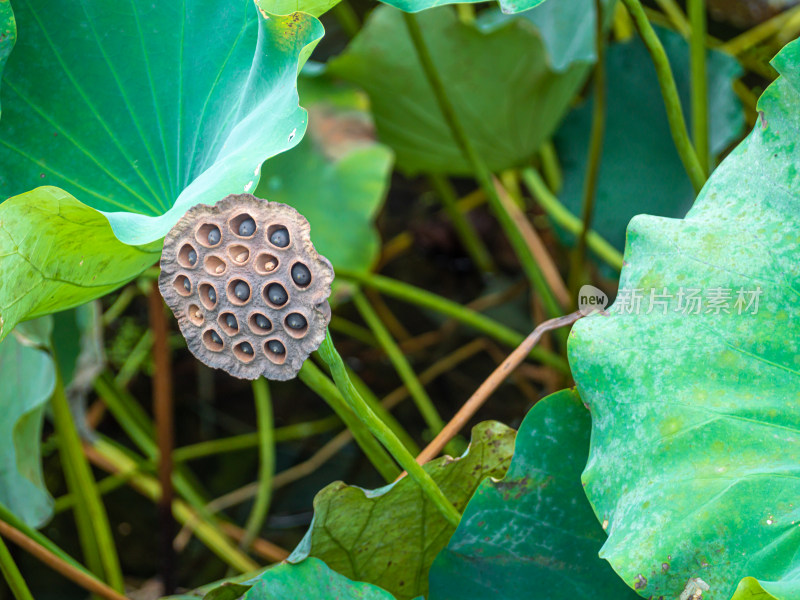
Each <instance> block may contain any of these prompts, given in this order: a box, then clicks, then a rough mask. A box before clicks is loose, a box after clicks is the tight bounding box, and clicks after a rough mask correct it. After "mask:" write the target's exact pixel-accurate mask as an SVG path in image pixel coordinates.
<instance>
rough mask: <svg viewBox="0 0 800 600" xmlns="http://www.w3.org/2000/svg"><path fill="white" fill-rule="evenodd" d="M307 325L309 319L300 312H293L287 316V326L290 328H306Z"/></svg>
mask: <svg viewBox="0 0 800 600" xmlns="http://www.w3.org/2000/svg"><path fill="white" fill-rule="evenodd" d="M306 325H308V321H306V318H305V317H304V316H303V315H301V314H300V313H292V314H290V315H289V316H288V317H286V326H287V327H289V328H290V329H305V327H306Z"/></svg>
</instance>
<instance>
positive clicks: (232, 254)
mask: <svg viewBox="0 0 800 600" xmlns="http://www.w3.org/2000/svg"><path fill="white" fill-rule="evenodd" d="M249 219H252V220H253V222H254V224H255V228H254V230H253V223H251V222H250V221H249ZM283 229H285V230H286V231H285V232H284V231H283ZM216 230H219V233H218V234H217V232H216ZM276 232H278V233H277V234H276ZM310 232H311V227H310V225H309V223H308V221H307V220H306V218H305V217H303V215H301V214H300V213H298V212H297V211H296V210H295V209H294V208H292V207H291V206H288V205H286V204H281V203H279V202H269V201H267V200H262V199H260V198H256V197H255V196H253V195H252V194H232V195H230V196H226V197H225V198H223V199H222V200H220V201H219V202H217V203H216V204H214V205H207V204H199V205H197V206H194V207H192V208H190V209H189V210H188V211H187V212H186V214H184V215H183V216H182V217H181V218H180V220H178V222H177V223H176V224H175V226H174V227H173V228H172V229H171V230H170V231H169V233H168V234H167V236H166V237H165V239H164V248H163V250H162V254H161V274H160V276H159V278H158V285H159V289H160V290H161V295H162V296H163V297H164V300H165V301H166V303H167V305H168V306H169V307H170V309H172V312H173V313H174V314H175V318H176V319H177V320H178V325H179V327H180V330H181V333H182V334H183V336H184V337H185V338H186V343H187V345H188V347H189V350H190V351H191V352H192V354H194V355H195V356H196V357H197V358H198V359H199V360H200V361H201V362H203V363H205V364H207V365H209V366H210V367H214V368H216V369H222V370H224V371H227V372H228V373H230V374H231V375H233V376H234V377H239V378H241V379H257V378H259V377H261V376H262V375H263V376H264V377H266V378H268V379H274V380H280V381H284V380H287V379H292V378H293V377H295V376H296V375H297V372H298V371H299V370H300V367H302V365H303V363H304V362H305V360H306V359H307V358H308V356H309V354H311V352H313V351H314V350H316V349H317V348H319V346H320V344H321V343H322V341H323V340H324V339H325V331H326V329H327V327H328V323H329V322H330V318H331V310H330V305H329V304H328V298H329V297H330V294H331V284H332V283H333V277H334V274H333V267H332V266H331V264H330V262H329V261H328V260H327V259H326V258H325V257H324V256H320V254H319V253H318V252H317V251H316V249H315V248H314V245H313V244H312V243H311V237H310ZM286 233H288V240H287V239H286ZM217 235H218V236H219V240H218V241H216V243H215V241H214V240H215V238H216V236H217ZM271 236H272V238H271ZM189 248H191V249H192V250H193V251H194V252H195V254H196V256H195V262H194V263H193V264H191V263H190V259H191V255H190V254H189ZM245 254H246V255H247V257H246V258H244V256H243V255H245ZM237 257H241V260H239V261H237V260H236V259H237ZM298 263H301V264H302V265H303V266H304V267H305V268H306V269H305V270H304V269H302V268H300V269H298V270H297V271H296V273H295V275H294V276H293V275H292V267H293V266H294V265H296V264H298ZM295 278H297V279H299V280H300V282H301V283H300V284H298V283H297V282H296V280H295ZM187 280H188V282H189V290H188V291H187V290H186V289H185V286H184V281H187ZM240 282H241V283H243V284H244V285H237V284H239V283H240ZM179 283H180V284H179ZM272 283H278V284H280V286H279V287H275V288H274V289H273V297H272V300H275V302H272V301H270V298H269V297H268V292H267V289H268V288H269V287H270V285H269V284H272ZM281 287H282V288H283V292H284V293H285V296H286V298H285V300H284V299H283V297H282V295H281V290H280V288H281ZM281 301H283V303H281ZM295 312H296V313H300V314H301V315H302V316H303V317H304V318H305V320H306V321H307V325H306V327H304V328H302V329H301V330H292V329H290V328H289V327H288V326H287V325H286V317H287V316H288V315H289V314H291V313H295ZM230 315H233V319H231V318H230ZM258 316H263V317H264V318H266V319H267V320H268V321H269V325H270V327H269V328H268V329H267V330H266V331H264V330H261V329H260V328H259V326H258V324H257V322H256V321H255V319H256V318H257V317H258ZM234 319H235V323H234ZM228 320H230V323H228ZM259 321H261V322H262V324H264V322H263V321H262V320H261V319H259ZM290 322H291V320H290ZM272 340H277V341H278V342H280V344H282V346H283V348H284V352H283V354H281V353H276V352H273V351H272V350H271V349H270V347H268V343H269V342H270V341H272ZM272 348H274V349H276V350H278V351H279V350H280V348H279V347H278V345H277V344H272Z"/></svg>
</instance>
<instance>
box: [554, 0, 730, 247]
mask: <svg viewBox="0 0 800 600" xmlns="http://www.w3.org/2000/svg"><path fill="white" fill-rule="evenodd" d="M552 5H555V3H548V4H547V5H546V6H552ZM657 31H658V34H659V37H660V38H661V40H662V42H663V44H664V48H665V50H666V51H667V56H668V57H669V59H670V64H671V65H672V69H673V72H674V74H675V80H676V84H677V87H678V93H679V94H680V97H681V101H682V104H683V107H684V112H685V114H687V115H689V114H690V111H689V93H690V88H691V85H690V81H689V70H688V68H687V67H686V65H688V64H689V47H688V44H687V43H686V41H684V39H683V38H682V37H681V36H679V35H677V34H675V33H672V32H670V31H667V30H663V29H660V28H659V29H658V30H657ZM606 69H607V70H608V90H607V93H608V106H609V110H608V112H607V115H606V119H607V125H606V132H605V136H604V139H603V156H602V159H601V163H600V175H599V179H598V182H597V192H596V199H595V206H596V210H595V214H594V220H593V223H592V227H594V228H595V229H596V230H597V231H598V232H599V233H600V234H602V235H603V237H605V238H606V239H607V240H608V241H609V242H611V243H612V244H614V245H615V246H616V247H617V248H619V249H620V250H621V249H622V248H623V246H624V245H625V228H626V227H627V225H628V221H630V220H631V217H633V216H634V215H637V214H640V213H647V214H654V215H660V216H665V217H683V216H684V215H685V214H686V211H687V210H688V209H689V207H691V205H692V202H693V201H694V198H695V191H694V188H693V187H692V184H691V182H690V181H689V178H688V176H687V175H686V170H685V169H684V168H683V163H681V160H680V157H679V156H678V152H677V151H676V150H675V143H674V142H673V141H672V136H671V134H670V131H669V124H668V122H667V113H666V111H665V109H664V101H663V99H662V97H661V93H660V91H659V86H658V81H657V79H656V74H655V70H654V68H653V63H652V60H651V58H650V55H649V54H648V53H647V49H646V48H645V47H644V44H643V43H642V42H641V40H640V39H639V38H638V37H636V38H633V39H631V41H629V42H625V43H617V44H613V45H612V46H611V47H610V48H609V49H608V53H607V58H606ZM707 69H708V90H709V94H708V105H709V128H710V137H711V151H712V153H713V154H714V155H715V156H716V155H718V154H719V153H720V152H722V151H723V150H725V149H726V148H727V147H728V146H729V145H730V144H731V143H733V142H734V141H735V140H736V139H737V138H738V137H739V135H740V134H741V131H742V127H743V125H744V114H743V111H742V107H741V104H740V102H739V100H738V98H737V96H736V94H735V93H734V91H733V81H734V80H735V79H736V78H738V77H739V76H740V75H741V71H742V69H741V67H740V66H739V63H738V62H737V61H736V60H735V59H734V58H732V57H730V56H728V55H727V54H723V53H721V52H716V51H713V50H710V51H709V52H708V54H707ZM591 104H592V103H591V101H589V102H586V103H584V104H583V105H582V106H580V107H579V108H577V109H576V110H574V111H572V112H571V113H570V114H569V115H568V116H567V118H566V119H564V125H563V126H562V127H561V128H560V129H559V130H558V132H557V133H556V136H555V143H556V147H557V150H558V154H559V158H560V159H561V163H562V167H563V171H564V187H563V189H562V191H561V195H560V196H561V200H562V202H563V203H564V204H565V205H566V206H567V207H568V208H570V209H571V210H572V211H573V212H575V213H576V214H579V213H580V211H581V202H582V199H581V198H582V194H583V180H584V173H585V172H586V158H587V148H588V147H589V134H590V130H591V122H592V106H591Z"/></svg>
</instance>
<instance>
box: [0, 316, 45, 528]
mask: <svg viewBox="0 0 800 600" xmlns="http://www.w3.org/2000/svg"><path fill="white" fill-rule="evenodd" d="M41 325H44V326H45V330H44V331H40V329H39V327H40V326H41ZM49 326H50V327H52V322H50V323H49ZM48 337H49V332H48V331H47V323H37V324H36V325H35V326H34V327H32V328H30V329H29V330H25V331H20V332H19V335H12V336H10V337H8V338H6V339H5V340H3V342H2V343H0V381H2V382H3V392H2V397H1V398H0V406H1V407H2V409H1V410H0V504H3V506H5V507H6V508H7V509H8V510H10V511H11V512H12V513H14V514H15V515H17V516H18V517H19V518H20V519H22V520H23V521H24V522H25V523H26V524H28V525H30V526H31V527H38V526H40V525H42V524H44V522H45V521H46V520H47V519H49V518H50V515H51V514H52V508H53V499H52V498H51V497H50V494H49V493H48V491H47V488H46V487H45V485H44V478H43V476H42V465H41V460H40V444H39V442H40V440H41V437H42V423H43V420H44V410H45V406H46V403H47V401H48V400H49V399H50V395H51V394H52V393H53V390H54V389H55V383H56V372H55V365H54V364H53V359H52V358H51V357H50V355H49V354H48V353H47V352H45V351H44V350H42V349H40V348H39V347H38V345H39V342H45V341H47V340H46V338H48Z"/></svg>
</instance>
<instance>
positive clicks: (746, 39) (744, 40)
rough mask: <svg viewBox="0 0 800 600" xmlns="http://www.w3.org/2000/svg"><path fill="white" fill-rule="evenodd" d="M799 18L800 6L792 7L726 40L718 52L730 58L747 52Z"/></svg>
mask: <svg viewBox="0 0 800 600" xmlns="http://www.w3.org/2000/svg"><path fill="white" fill-rule="evenodd" d="M797 16H800V6H793V7H792V8H790V9H788V10H785V11H783V12H781V13H778V14H777V15H775V16H774V17H772V18H770V19H768V20H766V21H764V22H763V23H760V24H758V25H756V26H755V27H751V28H750V29H748V30H747V31H745V32H743V33H741V34H739V35H738V36H736V37H735V38H733V39H732V40H728V41H727V42H725V43H724V44H722V45H721V46H719V48H718V49H719V50H722V51H723V52H727V53H728V54H731V55H732V56H739V55H740V54H742V53H744V52H745V51H747V50H750V49H751V48H753V47H755V46H757V45H758V44H760V43H761V42H763V41H764V40H767V39H769V38H771V37H772V36H773V35H776V34H777V33H779V32H780V31H781V29H783V27H785V26H786V24H787V23H788V22H790V21H791V20H792V19H793V18H794V17H797Z"/></svg>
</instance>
